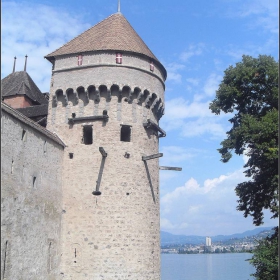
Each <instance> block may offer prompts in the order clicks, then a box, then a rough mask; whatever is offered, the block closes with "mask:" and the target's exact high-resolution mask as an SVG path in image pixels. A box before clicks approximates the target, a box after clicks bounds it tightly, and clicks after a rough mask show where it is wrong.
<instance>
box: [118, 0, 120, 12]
mask: <svg viewBox="0 0 280 280" xmlns="http://www.w3.org/2000/svg"><path fill="white" fill-rule="evenodd" d="M120 12H121V0H119V2H118V13H120Z"/></svg>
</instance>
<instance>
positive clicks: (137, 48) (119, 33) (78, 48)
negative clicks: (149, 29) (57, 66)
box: [45, 13, 166, 76]
mask: <svg viewBox="0 0 280 280" xmlns="http://www.w3.org/2000/svg"><path fill="white" fill-rule="evenodd" d="M104 50H111V51H127V52H133V53H138V54H142V55H145V56H148V57H149V58H152V59H153V60H154V61H156V62H157V63H158V64H160V66H161V67H162V68H163V70H164V72H165V76H166V70H165V68H164V67H163V65H162V64H161V63H160V62H159V61H158V59H157V58H156V57H155V55H154V54H153V53H152V51H151V50H150V49H149V48H148V46H147V45H146V44H145V43H144V41H143V40H142V39H141V37H140V36H139V35H138V34H137V33H136V31H135V30H134V29H133V27H132V26H131V25H130V23H129V22H128V21H127V19H126V18H125V17H124V16H123V15H122V14H121V13H116V14H113V15H111V16H109V17H107V18H106V19H104V20H103V21H101V22H99V23H98V24H96V25H94V26H93V27H91V28H90V29H88V30H86V31H85V32H83V33H82V34H80V35H78V36H77V37H75V38H74V39H73V40H71V41H69V42H68V43H66V44H65V45H63V46H62V47H60V48H59V49H57V50H55V51H54V52H52V53H50V54H48V55H47V56H45V58H47V59H49V60H50V61H51V60H52V59H53V58H55V57H56V56H60V55H69V54H78V53H85V52H91V51H104Z"/></svg>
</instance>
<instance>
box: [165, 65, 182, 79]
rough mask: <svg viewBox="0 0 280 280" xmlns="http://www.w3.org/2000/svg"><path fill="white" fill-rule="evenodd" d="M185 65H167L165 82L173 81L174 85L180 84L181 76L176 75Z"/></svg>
mask: <svg viewBox="0 0 280 280" xmlns="http://www.w3.org/2000/svg"><path fill="white" fill-rule="evenodd" d="M184 68H185V65H183V64H180V63H169V64H167V65H166V70H167V73H168V75H167V81H173V82H175V83H181V81H182V75H181V74H180V73H178V72H179V71H180V70H182V69H184Z"/></svg>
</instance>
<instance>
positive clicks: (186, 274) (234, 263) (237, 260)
mask: <svg viewBox="0 0 280 280" xmlns="http://www.w3.org/2000/svg"><path fill="white" fill-rule="evenodd" d="M251 257H252V254H250V253H235V254H231V253H226V254H189V255H187V254H161V280H248V279H250V280H252V279H254V278H253V277H252V276H250V274H252V273H254V272H255V268H254V267H253V266H252V265H251V264H250V263H249V262H248V261H245V260H247V259H250V258H251Z"/></svg>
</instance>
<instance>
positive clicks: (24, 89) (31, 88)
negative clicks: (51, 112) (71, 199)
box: [1, 71, 48, 104]
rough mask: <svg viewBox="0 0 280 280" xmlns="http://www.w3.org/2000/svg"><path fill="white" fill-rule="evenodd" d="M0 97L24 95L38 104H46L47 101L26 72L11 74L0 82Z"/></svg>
mask: <svg viewBox="0 0 280 280" xmlns="http://www.w3.org/2000/svg"><path fill="white" fill-rule="evenodd" d="M1 93H2V96H3V97H4V96H14V95H26V96H28V97H29V98H30V99H31V100H33V101H36V102H38V103H39V104H47V103H48V100H47V99H46V98H45V97H44V95H43V94H42V92H41V91H40V90H39V88H38V87H37V86H36V84H35V83H34V81H33V80H32V79H31V77H30V76H29V75H28V73H27V72H26V71H17V72H14V73H11V74H10V75H8V76H7V77H5V78H4V79H2V81H1Z"/></svg>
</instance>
